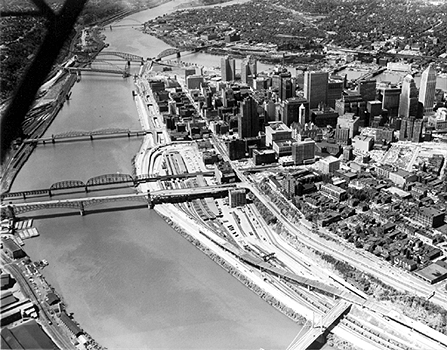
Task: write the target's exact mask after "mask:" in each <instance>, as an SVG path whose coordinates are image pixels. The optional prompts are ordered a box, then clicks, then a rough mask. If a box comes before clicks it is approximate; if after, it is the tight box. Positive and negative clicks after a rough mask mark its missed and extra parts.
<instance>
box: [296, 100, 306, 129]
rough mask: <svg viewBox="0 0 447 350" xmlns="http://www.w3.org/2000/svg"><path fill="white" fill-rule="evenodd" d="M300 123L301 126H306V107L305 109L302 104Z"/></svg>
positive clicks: (299, 110) (299, 114)
mask: <svg viewBox="0 0 447 350" xmlns="http://www.w3.org/2000/svg"><path fill="white" fill-rule="evenodd" d="M298 123H299V124H300V125H301V126H303V125H304V124H306V107H304V105H303V104H301V106H300V108H299V109H298Z"/></svg>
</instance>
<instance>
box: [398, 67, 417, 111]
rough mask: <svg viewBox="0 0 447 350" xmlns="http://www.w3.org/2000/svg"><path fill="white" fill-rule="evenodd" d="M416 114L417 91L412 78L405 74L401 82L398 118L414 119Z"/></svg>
mask: <svg viewBox="0 0 447 350" xmlns="http://www.w3.org/2000/svg"><path fill="white" fill-rule="evenodd" d="M417 114H418V89H417V87H416V84H415V82H414V79H413V76H412V75H411V74H407V76H406V77H405V78H404V81H403V82H402V92H401V93H400V101H399V116H400V117H407V118H408V117H416V116H417Z"/></svg>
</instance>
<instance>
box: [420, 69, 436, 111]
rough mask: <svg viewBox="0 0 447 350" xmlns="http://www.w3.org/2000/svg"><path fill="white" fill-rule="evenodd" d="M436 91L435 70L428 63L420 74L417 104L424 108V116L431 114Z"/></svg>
mask: <svg viewBox="0 0 447 350" xmlns="http://www.w3.org/2000/svg"><path fill="white" fill-rule="evenodd" d="M435 91H436V69H435V67H434V64H433V63H430V64H429V66H428V67H427V69H426V70H424V72H423V73H422V77H421V86H420V88H419V102H420V103H421V104H422V107H423V108H424V109H423V111H424V115H425V114H431V113H432V112H433V104H434V102H435Z"/></svg>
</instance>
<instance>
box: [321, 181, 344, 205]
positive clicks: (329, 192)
mask: <svg viewBox="0 0 447 350" xmlns="http://www.w3.org/2000/svg"><path fill="white" fill-rule="evenodd" d="M320 191H321V192H322V193H323V194H325V195H326V196H328V197H330V198H332V199H334V200H336V201H338V202H340V201H343V200H345V199H347V198H348V193H347V192H346V191H345V190H344V189H343V188H340V187H337V186H334V185H332V184H323V185H321V188H320Z"/></svg>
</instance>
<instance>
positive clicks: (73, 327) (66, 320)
mask: <svg viewBox="0 0 447 350" xmlns="http://www.w3.org/2000/svg"><path fill="white" fill-rule="evenodd" d="M59 318H60V320H61V321H62V323H63V324H64V326H65V327H67V329H68V330H69V331H70V332H71V333H73V335H74V336H76V337H77V336H79V335H81V334H83V332H82V329H81V328H79V326H78V325H77V324H76V323H75V322H74V321H73V320H72V319H71V318H70V317H69V316H68V315H67V314H66V313H65V311H62V312H61V314H60V316H59Z"/></svg>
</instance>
